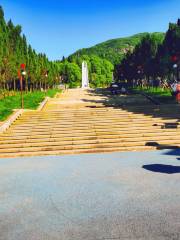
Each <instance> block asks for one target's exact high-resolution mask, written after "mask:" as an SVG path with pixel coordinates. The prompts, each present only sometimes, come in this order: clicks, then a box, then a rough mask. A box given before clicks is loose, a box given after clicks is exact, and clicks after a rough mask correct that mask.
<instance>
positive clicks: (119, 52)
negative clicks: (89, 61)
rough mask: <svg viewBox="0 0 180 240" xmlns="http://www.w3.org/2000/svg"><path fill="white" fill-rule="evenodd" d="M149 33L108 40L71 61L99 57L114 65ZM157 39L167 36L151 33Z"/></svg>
mask: <svg viewBox="0 0 180 240" xmlns="http://www.w3.org/2000/svg"><path fill="white" fill-rule="evenodd" d="M147 34H148V33H140V34H136V35H133V36H131V37H125V38H117V39H112V40H108V41H106V42H103V43H100V44H97V45H95V46H93V47H90V48H83V49H80V50H78V51H77V52H75V53H74V54H72V55H70V56H69V59H73V57H77V56H82V55H97V56H99V57H101V58H105V59H107V60H109V61H110V62H112V63H113V64H116V63H119V62H120V61H121V59H122V58H123V57H124V55H125V54H126V53H127V52H128V51H132V50H133V49H134V47H135V46H136V45H137V44H138V43H139V42H140V41H141V40H142V38H143V37H145V36H146V35H147ZM151 34H152V35H154V36H155V37H157V39H159V38H160V39H163V38H164V36H165V34H164V33H160V32H155V33H151Z"/></svg>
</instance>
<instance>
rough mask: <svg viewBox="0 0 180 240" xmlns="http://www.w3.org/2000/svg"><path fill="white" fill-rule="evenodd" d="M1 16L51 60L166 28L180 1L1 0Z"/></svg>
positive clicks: (177, 13) (176, 16)
mask: <svg viewBox="0 0 180 240" xmlns="http://www.w3.org/2000/svg"><path fill="white" fill-rule="evenodd" d="M0 4H1V5H2V7H3V8H4V11H5V18H6V20H9V19H10V18H11V19H12V20H13V22H14V23H15V24H20V25H21V26H22V27H23V33H24V34H25V35H26V37H27V39H28V42H29V43H30V44H31V45H32V47H33V48H34V49H35V50H36V51H37V52H43V53H46V54H47V56H48V57H49V58H50V59H51V60H56V59H61V58H62V56H63V55H65V56H68V55H69V54H71V53H73V52H74V51H76V50H78V49H80V48H84V47H90V46H93V45H95V44H97V43H100V42H102V41H106V40H109V39H113V38H118V37H125V36H130V35H133V34H136V33H140V32H154V31H156V32H157V31H166V30H167V28H168V23H169V22H176V20H177V18H180V11H179V9H180V0H151V1H150V0H144V1H143V0H140V1H138V0H137V1H135V0H59V1H58V0H39V1H38V0H36V1H33V0H24V1H23V0H1V2H0Z"/></svg>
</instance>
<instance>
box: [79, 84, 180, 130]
mask: <svg viewBox="0 0 180 240" xmlns="http://www.w3.org/2000/svg"><path fill="white" fill-rule="evenodd" d="M88 94H89V95H95V96H100V97H104V99H103V100H100V101H98V100H87V99H83V101H85V102H89V103H90V102H91V103H93V104H96V103H97V105H98V104H99V103H101V104H102V105H103V106H105V107H113V108H116V109H118V108H119V109H123V110H125V111H127V112H133V113H135V114H143V115H147V116H152V117H155V118H162V119H164V120H167V122H165V123H163V124H161V125H159V124H158V126H159V127H160V128H161V129H167V128H168V129H170V128H172V129H175V128H178V125H179V122H180V106H179V105H178V104H175V103H173V104H162V105H158V106H157V105H154V104H153V103H152V102H150V101H149V100H148V99H146V98H145V97H144V96H142V95H140V94H136V93H135V94H134V93H132V92H130V93H129V94H128V95H112V94H111V91H110V90H109V89H108V88H107V89H95V90H88ZM171 119H173V122H172V121H171Z"/></svg>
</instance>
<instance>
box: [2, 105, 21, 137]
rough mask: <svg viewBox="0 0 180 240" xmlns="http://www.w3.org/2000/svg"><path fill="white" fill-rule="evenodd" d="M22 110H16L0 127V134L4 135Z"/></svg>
mask: <svg viewBox="0 0 180 240" xmlns="http://www.w3.org/2000/svg"><path fill="white" fill-rule="evenodd" d="M24 111H25V110H24V109H17V110H15V112H14V113H13V114H12V115H11V116H10V117H9V118H8V119H7V120H6V121H5V122H4V123H3V124H2V125H1V126H0V133H4V132H5V131H6V130H7V129H8V128H9V127H10V126H11V125H12V124H13V123H14V122H15V121H16V120H17V119H18V118H19V117H20V116H21V115H22V114H23V113H24Z"/></svg>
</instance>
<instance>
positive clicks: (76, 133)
mask: <svg viewBox="0 0 180 240" xmlns="http://www.w3.org/2000/svg"><path fill="white" fill-rule="evenodd" d="M163 132H165V133H167V134H168V133H172V134H174V135H179V134H180V130H179V129H165V130H164V129H156V131H154V129H152V130H151V129H139V130H137V129H135V130H134V131H132V130H131V131H127V130H126V129H121V131H117V130H116V129H115V130H113V129H111V130H106V129H102V130H98V131H89V132H87V131H82V132H81V131H74V132H70V131H67V132H65V131H62V132H58V133H57V132H50V133H47V132H41V133H40V134H38V135H36V134H33V133H29V134H21V135H20V134H17V135H15V134H10V133H5V134H3V135H0V140H4V139H13V138H14V139H21V138H45V137H58V136H59V137H63V136H66V137H68V136H71V137H73V136H74V137H75V136H94V135H96V136H101V135H116V136H117V135H120V136H121V135H123V134H124V135H126V134H127V135H128V134H132V135H133V134H138V133H139V134H156V135H158V134H159V135H160V134H162V133H163Z"/></svg>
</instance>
